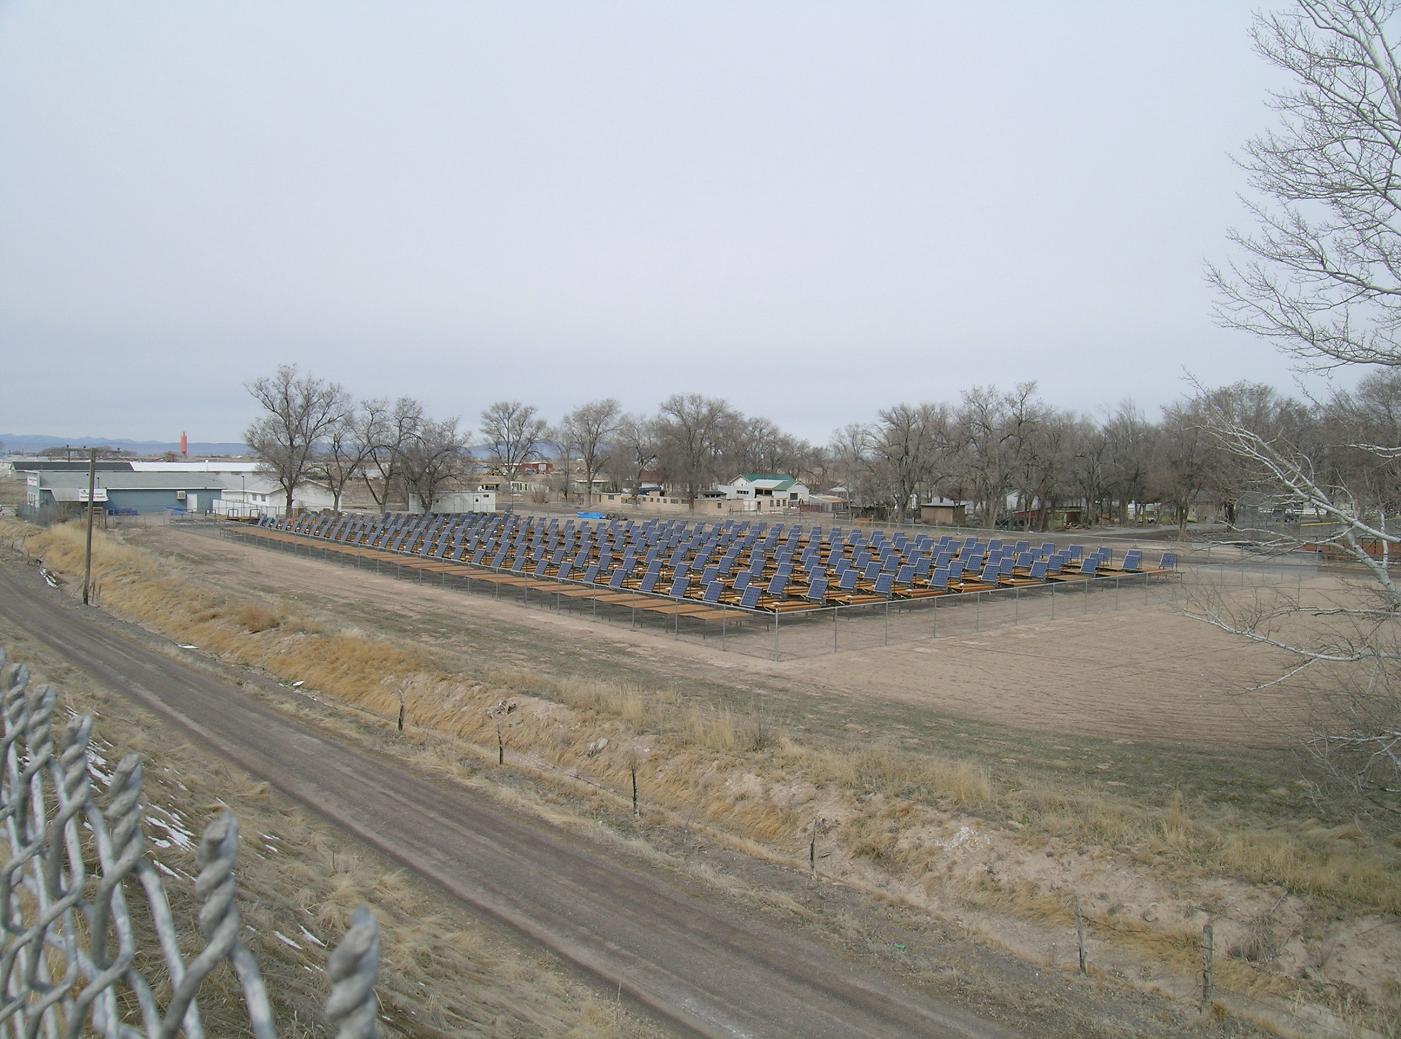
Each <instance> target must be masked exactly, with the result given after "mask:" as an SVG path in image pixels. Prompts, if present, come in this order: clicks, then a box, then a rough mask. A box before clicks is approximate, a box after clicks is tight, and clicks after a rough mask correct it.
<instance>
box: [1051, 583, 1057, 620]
mask: <svg viewBox="0 0 1401 1039" xmlns="http://www.w3.org/2000/svg"><path fill="white" fill-rule="evenodd" d="M1055 619H1056V582H1055V581H1052V582H1051V620H1055Z"/></svg>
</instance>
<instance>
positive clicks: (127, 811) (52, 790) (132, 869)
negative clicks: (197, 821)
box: [0, 649, 379, 1039]
mask: <svg viewBox="0 0 1401 1039" xmlns="http://www.w3.org/2000/svg"><path fill="white" fill-rule="evenodd" d="M0 691H2V692H0V707H3V715H4V718H3V725H4V739H3V750H0V822H3V835H4V843H3V846H0V858H3V859H4V865H3V867H0V931H3V936H4V951H3V955H0V992H3V999H4V1005H3V1007H2V1008H0V1039H19V1037H43V1039H58V1037H76V1036H79V1035H98V1036H103V1037H108V1039H157V1037H160V1039H165V1037H173V1036H179V1035H184V1036H187V1037H189V1039H202V1037H204V1036H206V1035H208V1034H209V1033H207V1032H206V1030H205V1027H204V1025H203V1024H202V1022H201V1019H200V1010H199V1003H198V999H197V995H198V992H199V989H200V986H201V984H202V983H203V982H204V980H205V979H206V978H207V977H208V976H209V974H210V973H211V972H212V971H213V970H214V969H215V968H216V967H218V966H219V965H221V964H224V963H227V964H228V965H229V966H230V967H231V968H232V970H233V973H234V975H235V977H236V978H237V983H238V988H239V990H240V992H241V995H242V1004H243V1010H244V1011H245V1012H246V1020H247V1029H246V1030H247V1032H248V1033H250V1034H252V1035H254V1036H257V1037H258V1039H264V1037H273V1036H276V1035H277V1032H276V1030H275V1028H274V1024H273V1015H272V1010H271V1007H270V1005H269V1002H268V995H267V991H266V989H265V987H264V984H263V978H262V974H261V972H260V971H259V969H258V964H257V961H256V960H255V959H254V956H253V954H252V953H251V952H250V951H249V950H248V948H247V946H245V945H244V944H243V941H242V940H241V938H240V923H239V912H238V903H237V901H236V900H235V897H234V859H235V856H236V854H237V851H238V822H237V820H236V819H235V818H234V816H233V815H232V813H230V812H227V811H226V812H223V813H222V814H220V815H219V816H218V818H216V819H215V820H214V821H213V822H212V823H210V824H209V826H208V827H207V828H206V829H205V831H204V833H203V835H202V836H201V838H200V842H199V847H198V863H199V875H198V876H197V877H196V878H195V882H194V887H195V896H196V899H197V901H198V903H199V911H198V920H197V921H196V923H197V931H198V934H199V936H200V943H199V944H200V947H199V949H198V951H197V952H195V953H194V954H193V955H190V956H187V955H185V953H184V952H182V950H181V943H180V941H179V937H178V934H179V931H178V928H177V920H176V917H175V915H174V913H173V912H172V910H171V906H170V903H169V900H168V899H167V898H166V890H165V887H164V884H163V881H162V879H161V876H160V874H159V873H158V872H157V871H156V869H155V868H154V866H153V864H152V861H151V859H150V858H149V857H147V856H146V854H145V852H146V847H145V834H144V832H143V824H142V816H143V813H144V806H143V800H142V793H141V778H142V766H141V759H140V758H139V757H138V756H136V755H134V754H130V755H127V756H126V757H124V758H123V759H122V760H121V762H120V763H119V764H118V765H117V767H116V769H115V770H114V772H113V774H112V779H111V782H110V784H109V789H108V791H107V795H106V796H105V797H104V798H102V799H101V800H102V801H103V802H105V803H99V798H98V796H97V793H96V792H95V791H94V789H93V784H92V779H91V776H90V774H89V770H88V754H89V742H90V740H91V736H92V719H91V717H89V716H86V715H81V716H77V717H74V718H73V719H72V720H71V721H70V722H68V724H67V725H66V726H64V728H63V732H62V737H61V739H60V743H59V745H58V746H57V747H56V746H55V744H54V731H53V726H54V711H55V707H56V705H57V696H56V694H55V693H54V691H53V689H52V688H50V687H48V686H45V687H43V688H40V689H36V690H31V689H30V688H29V673H28V670H27V669H26V668H25V667H23V666H7V664H6V658H5V653H4V650H2V649H0ZM138 889H139V890H138ZM138 913H139V914H141V918H140V919H138V917H137V914H138ZM187 930H188V929H187ZM151 936H153V937H151ZM143 942H145V943H151V942H154V943H155V944H156V945H157V946H158V949H154V950H152V949H141V948H140V945H141V944H142V943H143ZM147 952H149V953H151V955H141V954H142V953H147ZM138 959H141V960H143V961H144V962H147V963H156V964H159V969H160V970H161V974H162V976H160V977H155V976H148V975H147V973H145V972H143V970H142V969H140V967H139V966H138V964H137V961H138ZM378 972H379V931H378V926H377V924H376V923H375V920H374V917H372V916H371V915H370V913H369V911H368V910H367V909H366V908H365V907H363V906H361V907H360V908H359V909H358V910H356V912H355V915H354V918H353V921H352V925H351V927H350V929H349V931H347V933H346V934H345V936H344V938H343V939H342V940H341V942H340V944H339V945H337V946H336V947H335V948H334V949H333V950H332V951H331V953H330V955H329V958H328V962H327V974H328V975H329V976H330V979H331V992H330V996H329V998H328V999H327V1000H326V1004H325V1014H326V1019H327V1022H328V1023H329V1025H330V1026H331V1029H332V1030H333V1032H334V1034H335V1035H336V1036H337V1037H338V1039H369V1037H372V1036H377V1035H378V1034H379V1033H378V1004H377V1002H376V998H375V993H374V985H375V980H376V978H377V976H378ZM152 973H154V972H152ZM162 993H163V994H164V999H163V1000H162V999H160V998H158V994H162ZM162 1002H163V1003H164V1005H162Z"/></svg>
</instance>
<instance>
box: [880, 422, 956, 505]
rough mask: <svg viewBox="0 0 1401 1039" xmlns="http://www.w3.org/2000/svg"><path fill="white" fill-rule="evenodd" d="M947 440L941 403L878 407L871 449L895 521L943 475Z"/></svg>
mask: <svg viewBox="0 0 1401 1039" xmlns="http://www.w3.org/2000/svg"><path fill="white" fill-rule="evenodd" d="M948 440H949V414H948V408H947V407H945V406H944V405H942V404H896V405H895V406H894V407H889V408H884V409H882V410H881V411H880V413H879V418H878V421H877V422H876V425H875V427H874V428H873V429H872V431H871V437H870V442H869V443H870V452H871V457H872V459H873V461H874V463H875V465H876V469H877V473H878V479H880V480H881V482H882V483H883V484H884V485H885V487H886V492H887V497H888V499H889V501H890V503H891V504H892V505H894V506H895V518H896V520H897V521H902V520H904V519H905V517H906V514H907V513H908V512H909V510H910V507H911V504H912V503H913V504H915V505H916V507H917V504H918V503H917V502H916V499H917V498H918V496H919V492H920V491H921V490H923V489H927V488H928V487H930V486H931V485H932V484H933V483H935V482H937V479H938V478H939V477H940V476H942V475H944V474H943V473H942V472H940V471H939V470H940V467H941V465H942V464H943V463H944V462H945V460H946V458H947V454H948V451H947V447H948Z"/></svg>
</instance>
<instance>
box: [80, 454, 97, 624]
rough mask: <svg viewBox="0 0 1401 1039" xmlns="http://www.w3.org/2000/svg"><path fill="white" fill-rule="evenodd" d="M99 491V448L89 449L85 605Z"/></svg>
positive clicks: (89, 580) (84, 578)
mask: <svg viewBox="0 0 1401 1039" xmlns="http://www.w3.org/2000/svg"><path fill="white" fill-rule="evenodd" d="M96 492H97V448H95V447H93V448H89V449H88V542H87V547H86V548H85V549H84V550H83V605H84V606H86V605H87V604H88V590H89V589H90V588H91V587H92V509H93V498H94V497H96Z"/></svg>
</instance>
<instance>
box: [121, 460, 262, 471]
mask: <svg viewBox="0 0 1401 1039" xmlns="http://www.w3.org/2000/svg"><path fill="white" fill-rule="evenodd" d="M131 468H132V470H133V471H134V472H138V473H256V472H259V471H261V470H262V468H263V464H262V463H261V462H226V461H222V460H219V461H204V462H132V463H131Z"/></svg>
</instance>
